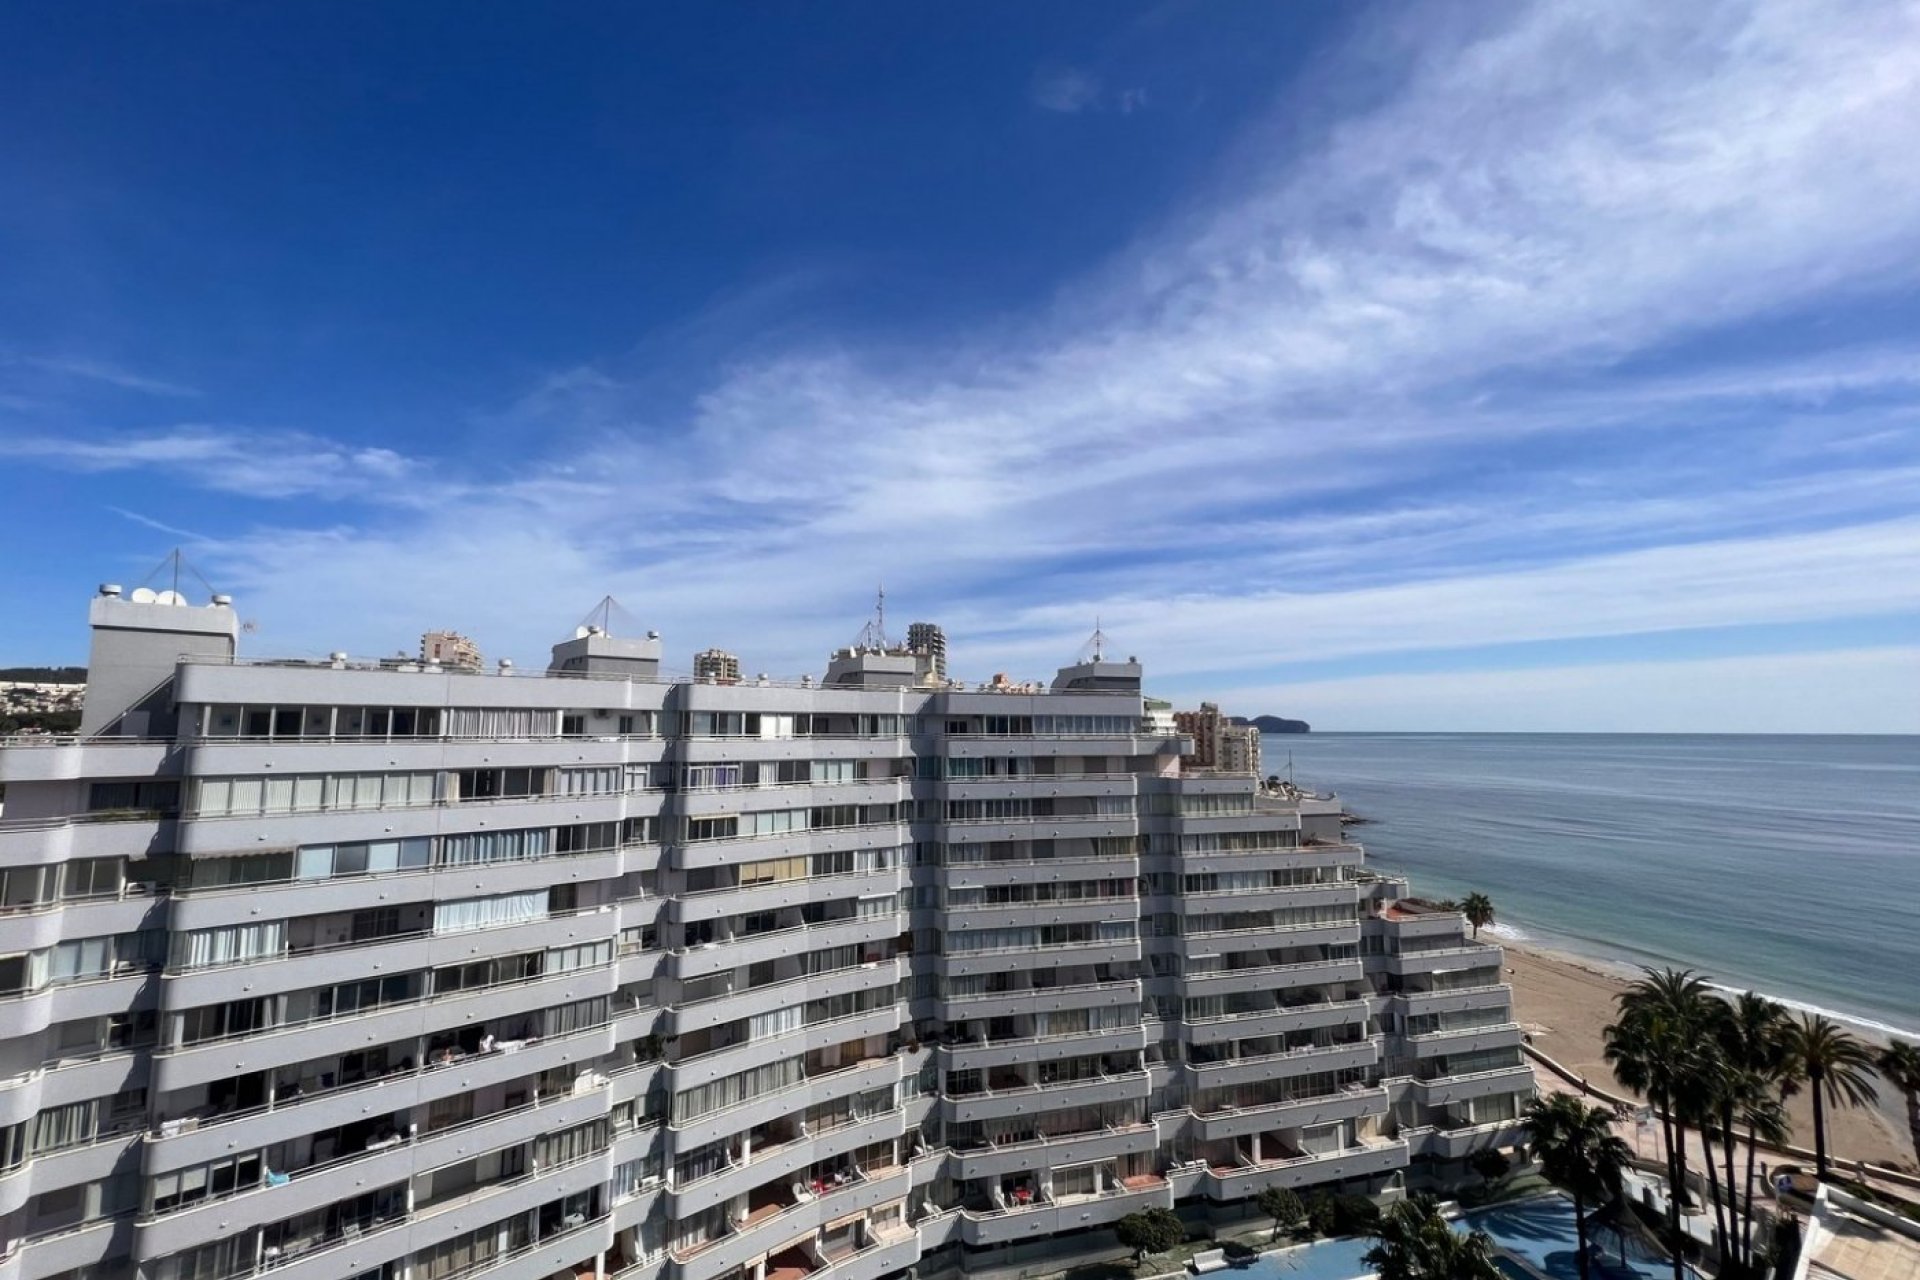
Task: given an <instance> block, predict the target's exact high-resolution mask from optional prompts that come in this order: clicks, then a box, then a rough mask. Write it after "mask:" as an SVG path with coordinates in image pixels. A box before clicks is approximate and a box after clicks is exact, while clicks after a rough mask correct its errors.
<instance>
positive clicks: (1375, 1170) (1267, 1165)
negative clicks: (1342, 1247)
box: [1203, 1138, 1408, 1200]
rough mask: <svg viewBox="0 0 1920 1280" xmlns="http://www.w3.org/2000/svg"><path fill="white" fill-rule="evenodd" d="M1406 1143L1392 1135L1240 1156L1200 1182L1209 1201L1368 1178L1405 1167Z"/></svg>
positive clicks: (1237, 1198)
mask: <svg viewBox="0 0 1920 1280" xmlns="http://www.w3.org/2000/svg"><path fill="white" fill-rule="evenodd" d="M1407 1158H1408V1146H1407V1143H1406V1141H1405V1140H1403V1139H1398V1138H1393V1139H1384V1140H1381V1141H1376V1142H1366V1143H1362V1144H1360V1145H1358V1146H1354V1147H1347V1148H1344V1149H1342V1150H1339V1151H1328V1152H1319V1153H1313V1154H1306V1153H1290V1154H1288V1155H1285V1156H1283V1157H1282V1158H1281V1159H1278V1160H1265V1161H1253V1160H1249V1159H1247V1158H1245V1157H1242V1158H1241V1159H1240V1161H1239V1162H1238V1163H1236V1164H1234V1165H1232V1166H1230V1167H1215V1168H1211V1169H1209V1170H1207V1173H1206V1177H1205V1179H1204V1181H1203V1185H1204V1188H1205V1191H1206V1195H1207V1198H1208V1199H1210V1200H1242V1199H1245V1198H1246V1197H1248V1196H1253V1195H1258V1194H1259V1193H1260V1192H1261V1191H1262V1190H1263V1189H1265V1188H1267V1187H1296V1188H1297V1187H1311V1186H1318V1185H1320V1184H1323V1183H1329V1182H1344V1181H1345V1180H1347V1179H1349V1178H1369V1177H1376V1176H1379V1175H1381V1174H1386V1173H1392V1172H1393V1171H1395V1170H1396V1169H1403V1168H1405V1167H1406V1164H1407Z"/></svg>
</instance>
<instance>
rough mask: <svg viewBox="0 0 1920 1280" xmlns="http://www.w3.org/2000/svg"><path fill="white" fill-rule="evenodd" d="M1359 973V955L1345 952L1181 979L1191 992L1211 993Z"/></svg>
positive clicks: (1322, 981) (1349, 978)
mask: <svg viewBox="0 0 1920 1280" xmlns="http://www.w3.org/2000/svg"><path fill="white" fill-rule="evenodd" d="M1362 976H1363V975H1362V967H1361V960H1360V957H1359V956H1345V957H1336V958H1333V959H1328V960H1302V961H1298V962H1295V963H1292V964H1268V965H1256V966H1252V967H1249V968H1245V969H1212V970H1208V971H1206V972H1203V973H1191V972H1190V973H1188V974H1187V975H1186V976H1185V978H1183V979H1182V981H1183V982H1184V983H1185V984H1186V987H1187V990H1188V993H1189V994H1190V995H1211V994H1215V993H1230V992H1235V991H1258V990H1272V989H1276V988H1278V989H1282V990H1284V989H1285V988H1287V987H1317V986H1324V985H1326V984H1328V983H1334V982H1359V981H1360V979H1361V977H1362Z"/></svg>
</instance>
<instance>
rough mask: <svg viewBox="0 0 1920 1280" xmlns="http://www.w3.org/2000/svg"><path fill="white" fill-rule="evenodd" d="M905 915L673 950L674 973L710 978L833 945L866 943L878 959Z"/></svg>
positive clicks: (801, 927)
mask: <svg viewBox="0 0 1920 1280" xmlns="http://www.w3.org/2000/svg"><path fill="white" fill-rule="evenodd" d="M900 929H901V918H900V916H899V915H897V914H895V913H894V912H891V911H889V912H887V913H886V914H884V915H877V916H853V917H850V918H848V919H844V920H829V921H825V922H823V923H820V924H802V925H795V926H793V927H792V928H788V929H775V930H772V931H771V932H768V933H756V934H746V935H736V936H734V937H732V938H724V939H717V940H715V941H713V942H707V943H702V944H700V945H698V946H693V947H684V948H681V949H680V950H677V951H674V952H671V953H670V954H671V955H672V956H673V971H674V976H675V977H677V978H679V979H680V980H681V981H683V982H684V981H686V980H688V979H690V978H701V977H706V976H707V975H709V974H713V973H718V972H720V971H721V970H723V969H737V968H742V967H745V966H747V965H752V964H759V963H762V962H764V961H769V960H778V959H780V958H781V957H782V956H792V955H804V954H806V953H808V952H813V951H824V950H827V949H828V948H831V947H856V946H857V947H865V948H866V949H867V950H868V951H869V952H871V953H872V958H873V959H875V960H879V959H882V958H883V957H884V956H885V955H887V954H890V953H891V952H892V950H893V947H892V943H893V940H894V939H895V938H897V937H899V935H900Z"/></svg>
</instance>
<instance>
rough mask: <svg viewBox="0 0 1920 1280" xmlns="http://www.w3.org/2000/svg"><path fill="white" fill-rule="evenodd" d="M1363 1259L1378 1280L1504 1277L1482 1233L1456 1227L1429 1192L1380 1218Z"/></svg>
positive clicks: (1494, 1278)
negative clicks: (1462, 1230) (1371, 1243)
mask: <svg viewBox="0 0 1920 1280" xmlns="http://www.w3.org/2000/svg"><path fill="white" fill-rule="evenodd" d="M1374 1241H1375V1243H1374V1246H1373V1247H1372V1248H1371V1249H1368V1250H1367V1252H1366V1254H1365V1256H1363V1257H1362V1258H1361V1261H1362V1262H1364V1263H1366V1264H1367V1265H1368V1266H1369V1267H1372V1268H1373V1269H1374V1270H1375V1271H1376V1272H1378V1273H1379V1277H1380V1280H1501V1275H1500V1270H1499V1268H1498V1267H1496V1266H1494V1265H1493V1241H1492V1240H1490V1239H1489V1238H1488V1237H1487V1233H1486V1232H1484V1231H1478V1230H1475V1231H1467V1232H1459V1231H1455V1230H1454V1229H1453V1228H1452V1227H1451V1226H1449V1225H1448V1224H1447V1220H1446V1219H1445V1218H1443V1217H1441V1216H1440V1208H1439V1206H1438V1205H1437V1204H1435V1203H1434V1200H1433V1197H1431V1196H1415V1197H1413V1198H1412V1199H1410V1200H1402V1201H1401V1202H1400V1203H1399V1204H1396V1205H1394V1206H1393V1207H1392V1208H1391V1209H1388V1210H1387V1211H1386V1212H1385V1213H1384V1214H1382V1215H1381V1216H1380V1225H1379V1226H1378V1227H1376V1228H1374Z"/></svg>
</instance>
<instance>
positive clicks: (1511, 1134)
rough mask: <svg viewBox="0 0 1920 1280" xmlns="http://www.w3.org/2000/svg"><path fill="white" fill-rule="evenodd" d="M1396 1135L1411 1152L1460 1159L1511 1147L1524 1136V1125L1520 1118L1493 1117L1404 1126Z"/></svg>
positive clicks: (1418, 1154) (1429, 1156)
mask: <svg viewBox="0 0 1920 1280" xmlns="http://www.w3.org/2000/svg"><path fill="white" fill-rule="evenodd" d="M1400 1136H1401V1137H1402V1138H1404V1139H1406V1141H1407V1146H1408V1149H1409V1151H1410V1152H1411V1154H1412V1155H1413V1156H1414V1157H1416V1158H1418V1157H1426V1158H1428V1159H1434V1160H1464V1159H1465V1158H1466V1157H1468V1156H1470V1155H1473V1154H1474V1153H1475V1152H1478V1151H1491V1150H1496V1149H1498V1148H1502V1147H1514V1146H1518V1145H1520V1144H1521V1143H1523V1142H1525V1141H1526V1140H1527V1126H1526V1124H1525V1123H1524V1122H1523V1121H1520V1120H1494V1121H1490V1122H1488V1123H1486V1124H1467V1125H1459V1126H1448V1125H1444V1124H1442V1125H1429V1126H1424V1127H1421V1128H1417V1129H1405V1130H1402V1131H1401V1134H1400Z"/></svg>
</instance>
